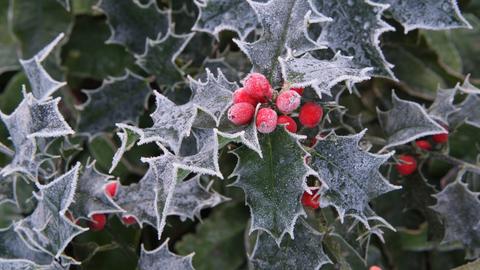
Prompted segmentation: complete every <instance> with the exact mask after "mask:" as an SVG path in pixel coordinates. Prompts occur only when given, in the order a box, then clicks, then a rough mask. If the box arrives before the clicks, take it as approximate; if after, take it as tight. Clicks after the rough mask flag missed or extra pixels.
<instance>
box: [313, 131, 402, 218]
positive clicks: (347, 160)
mask: <svg viewBox="0 0 480 270" xmlns="http://www.w3.org/2000/svg"><path fill="white" fill-rule="evenodd" d="M364 134H365V131H363V132H361V133H358V134H354V135H350V136H337V135H335V134H330V135H329V136H328V137H326V138H324V139H322V140H319V141H318V142H317V144H316V145H315V146H314V148H313V149H314V150H315V151H314V152H313V153H312V159H311V164H310V167H312V168H313V169H314V170H315V171H316V172H317V174H318V176H319V178H320V179H321V180H322V181H323V182H324V183H325V186H322V190H321V196H320V205H321V206H322V207H327V206H329V205H331V206H333V207H335V209H336V210H337V211H338V213H339V215H340V219H341V220H343V218H344V216H345V214H351V215H354V216H358V217H359V218H361V220H365V219H366V216H367V214H366V211H367V210H369V209H370V208H369V205H368V202H369V201H370V200H372V199H374V198H376V197H378V196H380V195H382V194H384V193H387V192H390V191H392V190H394V189H397V188H398V187H396V186H394V185H391V184H390V183H388V181H387V180H386V179H385V178H384V177H383V176H382V174H381V173H380V172H379V168H380V166H381V165H382V164H384V163H385V162H386V161H387V160H388V159H389V158H390V156H391V155H392V153H390V154H385V155H378V154H372V153H369V152H366V151H363V150H361V149H360V148H359V145H358V144H359V142H360V139H361V138H362V137H363V135H364Z"/></svg>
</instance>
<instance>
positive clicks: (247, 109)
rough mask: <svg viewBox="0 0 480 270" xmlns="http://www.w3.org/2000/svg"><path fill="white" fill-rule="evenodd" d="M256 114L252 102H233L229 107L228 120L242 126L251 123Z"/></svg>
mask: <svg viewBox="0 0 480 270" xmlns="http://www.w3.org/2000/svg"><path fill="white" fill-rule="evenodd" d="M254 114H255V107H253V105H252V104H250V103H246V102H242V103H237V104H233V105H232V107H230V109H228V120H230V122H232V123H233V124H235V125H237V126H242V125H246V124H248V123H250V121H252V119H253V115H254Z"/></svg>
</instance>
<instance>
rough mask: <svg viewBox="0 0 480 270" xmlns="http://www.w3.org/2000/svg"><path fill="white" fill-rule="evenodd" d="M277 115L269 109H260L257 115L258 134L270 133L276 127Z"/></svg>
mask: <svg viewBox="0 0 480 270" xmlns="http://www.w3.org/2000/svg"><path fill="white" fill-rule="evenodd" d="M277 118H278V117H277V113H276V112H275V111H274V110H272V109H270V108H261V109H260V110H258V114H257V122H256V125H257V130H258V132H260V133H270V132H273V131H274V130H275V128H276V127H277Z"/></svg>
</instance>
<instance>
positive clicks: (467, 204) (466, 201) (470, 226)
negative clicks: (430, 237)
mask: <svg viewBox="0 0 480 270" xmlns="http://www.w3.org/2000/svg"><path fill="white" fill-rule="evenodd" d="M462 174H463V173H461V174H460V175H459V176H458V179H457V180H456V181H455V182H453V183H451V184H449V185H448V186H447V187H446V188H445V189H444V190H442V191H441V192H440V193H438V194H436V195H434V196H435V198H436V199H437V204H435V205H434V206H433V207H432V208H433V210H435V211H437V212H438V213H440V214H441V215H442V217H443V219H444V224H445V236H444V238H443V243H451V242H456V241H459V242H461V243H462V244H463V245H464V246H465V247H466V248H468V251H469V253H468V255H467V257H471V258H472V257H475V258H477V257H478V256H480V227H479V226H480V201H479V200H478V193H473V192H471V191H470V190H469V189H468V187H467V185H466V184H464V183H462V181H461V178H462Z"/></svg>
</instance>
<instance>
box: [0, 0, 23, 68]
mask: <svg viewBox="0 0 480 270" xmlns="http://www.w3.org/2000/svg"><path fill="white" fill-rule="evenodd" d="M8 5H9V1H2V2H1V3H0V37H1V38H0V75H1V74H3V73H4V72H7V71H12V70H17V69H19V68H20V65H19V64H18V59H17V53H16V49H17V48H16V46H15V39H14V37H13V35H12V33H11V32H10V29H9V27H8V16H7V15H8Z"/></svg>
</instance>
